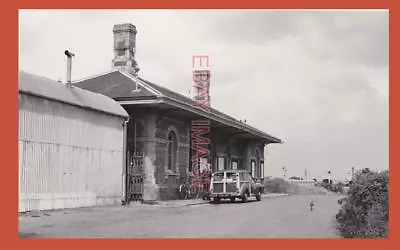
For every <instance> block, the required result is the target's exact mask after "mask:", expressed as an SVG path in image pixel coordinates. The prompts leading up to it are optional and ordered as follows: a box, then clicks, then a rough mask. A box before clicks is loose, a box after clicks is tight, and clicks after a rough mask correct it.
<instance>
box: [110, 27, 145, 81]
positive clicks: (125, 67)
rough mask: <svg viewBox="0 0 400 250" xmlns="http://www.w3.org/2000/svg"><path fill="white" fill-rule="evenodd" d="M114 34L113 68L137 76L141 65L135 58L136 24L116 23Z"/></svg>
mask: <svg viewBox="0 0 400 250" xmlns="http://www.w3.org/2000/svg"><path fill="white" fill-rule="evenodd" d="M113 34H114V59H113V60H112V68H113V69H116V70H121V71H124V72H127V73H129V74H132V75H134V76H137V73H138V72H139V67H138V65H137V62H136V60H135V54H136V34H137V30H136V27H135V25H133V24H130V23H123V24H116V25H114V27H113Z"/></svg>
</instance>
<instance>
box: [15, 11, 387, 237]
mask: <svg viewBox="0 0 400 250" xmlns="http://www.w3.org/2000/svg"><path fill="white" fill-rule="evenodd" d="M18 22H19V27H18V28H19V55H18V56H19V58H18V64H19V65H18V67H19V69H18V74H19V76H18V97H19V99H18V158H19V159H18V163H19V167H18V232H19V238H21V239H29V238H108V239H109V238H131V239H134V238H178V239H180V238H218V239H225V238H230V239H233V238H239V239H240V238H257V239H264V238H267V239H274V238H279V239H326V238H388V237H389V198H388V196H389V11H388V10H384V9H371V10H322V9H321V10H318V9H314V10H306V9H304V10H300V9H297V10H268V9H257V10H251V9H246V10H240V9H235V10H229V9H226V10H224V9H220V10H211V9H210V10H207V9H202V10H197V9H186V10H174V9H163V10H161V9H160V10H158V9H151V10H150V9H149V10H147V9H112V10H111V9H110V10H107V9H102V10H100V9H85V10H83V9H69V10H61V9H43V10H41V9H20V10H19V12H18Z"/></svg>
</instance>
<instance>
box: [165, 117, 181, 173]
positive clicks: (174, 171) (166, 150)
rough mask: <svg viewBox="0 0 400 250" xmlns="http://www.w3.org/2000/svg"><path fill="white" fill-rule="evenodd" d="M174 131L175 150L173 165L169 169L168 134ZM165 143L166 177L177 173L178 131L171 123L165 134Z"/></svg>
mask: <svg viewBox="0 0 400 250" xmlns="http://www.w3.org/2000/svg"><path fill="white" fill-rule="evenodd" d="M171 131H172V132H174V133H175V136H176V143H177V148H176V149H177V150H176V152H175V153H176V157H175V167H174V168H173V169H172V170H171V169H168V136H169V133H170V132H171ZM165 138H167V139H166V144H167V147H166V148H165V156H166V157H165V159H166V161H167V162H166V164H165V176H166V177H167V176H168V175H178V173H179V133H178V130H177V129H176V127H175V126H173V125H171V126H169V127H168V132H167V134H166V137H165Z"/></svg>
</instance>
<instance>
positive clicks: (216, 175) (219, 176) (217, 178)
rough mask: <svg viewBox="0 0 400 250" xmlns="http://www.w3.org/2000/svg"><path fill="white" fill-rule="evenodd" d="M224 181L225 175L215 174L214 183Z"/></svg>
mask: <svg viewBox="0 0 400 250" xmlns="http://www.w3.org/2000/svg"><path fill="white" fill-rule="evenodd" d="M223 179H224V173H215V174H213V180H214V181H222V180H223Z"/></svg>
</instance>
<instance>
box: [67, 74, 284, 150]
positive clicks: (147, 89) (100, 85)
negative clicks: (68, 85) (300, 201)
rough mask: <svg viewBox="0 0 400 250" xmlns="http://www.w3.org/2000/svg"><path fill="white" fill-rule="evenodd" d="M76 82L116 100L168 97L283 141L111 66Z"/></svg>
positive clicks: (230, 122)
mask: <svg viewBox="0 0 400 250" xmlns="http://www.w3.org/2000/svg"><path fill="white" fill-rule="evenodd" d="M73 84H74V85H75V86H78V87H80V88H84V89H86V90H89V91H93V92H97V93H101V94H104V95H107V96H109V97H111V98H113V99H115V100H116V101H121V102H122V101H133V100H150V99H168V100H169V101H172V102H177V103H179V104H181V105H184V106H185V107H187V108H188V109H189V110H190V111H192V112H196V113H199V114H200V115H202V116H205V117H207V116H208V118H211V119H213V120H217V121H219V122H222V123H224V124H226V125H228V126H233V127H236V128H239V129H241V130H243V131H246V132H249V133H252V134H254V135H257V136H259V137H262V138H264V139H267V140H268V141H270V142H271V143H281V142H282V141H281V140H280V139H278V138H276V137H273V136H271V135H268V134H266V133H264V132H262V131H261V130H258V129H256V128H254V127H252V126H249V125H247V124H244V123H243V122H241V121H239V120H237V119H235V118H233V117H231V116H229V115H226V114H224V113H222V112H221V111H218V110H216V109H214V108H211V109H210V112H207V113H206V112H201V110H199V109H197V108H194V106H195V104H196V102H195V101H194V100H193V99H191V98H189V97H187V96H184V95H182V94H179V93H177V92H174V91H172V90H170V89H167V88H165V87H162V86H159V85H157V84H155V83H152V82H149V81H147V80H144V79H142V78H140V77H137V78H135V77H134V76H132V75H130V74H127V73H125V72H122V71H118V70H114V71H110V72H107V73H104V74H102V75H97V76H93V77H90V78H86V79H82V80H78V81H75V82H74V83H73Z"/></svg>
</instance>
